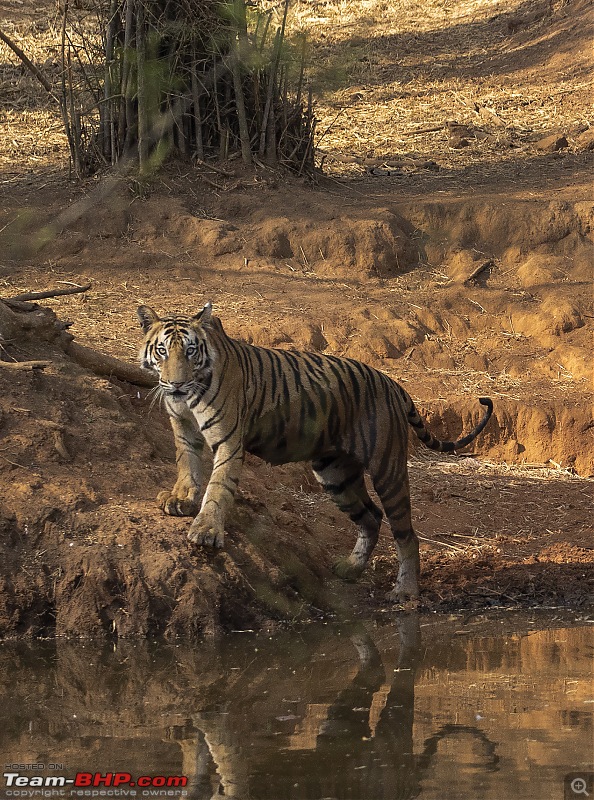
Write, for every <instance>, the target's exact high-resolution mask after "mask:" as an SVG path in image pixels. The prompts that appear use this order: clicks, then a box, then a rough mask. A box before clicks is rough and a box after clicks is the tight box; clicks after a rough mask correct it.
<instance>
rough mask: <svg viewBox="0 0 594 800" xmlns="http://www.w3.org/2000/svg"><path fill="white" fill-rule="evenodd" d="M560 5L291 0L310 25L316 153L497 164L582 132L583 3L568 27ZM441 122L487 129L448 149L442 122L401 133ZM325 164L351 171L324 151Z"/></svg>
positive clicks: (585, 79) (296, 19)
mask: <svg viewBox="0 0 594 800" xmlns="http://www.w3.org/2000/svg"><path fill="white" fill-rule="evenodd" d="M564 6H565V4H564V3H552V4H551V3H548V2H547V3H545V2H539V3H531V4H526V3H522V2H520V1H519V0H506V1H505V2H504V1H502V0H461V2H456V3H452V2H448V1H447V0H436V1H434V2H425V1H424V0H411V1H410V2H409V0H407V2H386V0H361V1H360V2H349V3H347V2H326V3H324V2H320V3H306V2H297V3H295V4H294V6H293V9H294V11H293V19H292V23H293V25H294V26H295V27H296V28H304V29H306V30H307V31H308V32H309V36H310V40H311V41H312V49H313V58H312V79H313V80H314V82H315V84H316V86H317V88H318V89H321V90H322V91H321V93H320V92H319V93H318V97H319V102H318V106H317V113H318V117H319V126H318V130H319V131H320V132H324V131H327V132H326V133H325V135H324V136H323V139H322V141H321V142H320V146H321V148H322V150H324V151H325V152H326V153H334V154H336V153H342V154H350V155H355V156H357V157H358V158H371V159H376V160H380V161H382V160H383V161H385V162H387V163H388V164H389V162H390V161H392V160H396V161H401V160H402V159H403V158H407V157H408V158H410V159H413V160H419V159H427V160H436V161H437V162H438V164H439V165H440V166H441V167H442V168H445V169H448V168H457V167H459V166H460V165H461V164H464V165H468V164H473V163H478V162H483V161H485V160H492V161H503V162H504V161H507V160H509V159H511V158H517V157H518V155H521V154H526V153H529V152H531V150H532V141H533V140H534V139H535V138H538V136H539V134H543V135H544V134H545V133H546V132H548V131H550V130H555V129H563V130H564V131H566V132H570V131H574V130H579V129H580V128H583V127H584V126H585V127H587V125H588V123H589V121H591V113H592V112H591V84H590V81H589V59H590V42H591V35H590V34H589V33H588V31H589V30H591V24H590V25H588V24H587V23H588V20H587V19H586V13H585V9H584V15H583V19H581V21H580V25H579V29H578V30H576V29H575V25H572V23H571V16H570V13H571V12H572V11H573V13H575V10H576V9H575V7H572V9H569V8H565V7H564ZM574 6H575V4H574ZM590 23H591V15H590ZM477 107H478V109H479V111H478V112H477V110H476V109H477ZM483 109H486V110H483ZM448 120H456V121H457V122H459V123H465V124H468V125H471V126H476V127H478V128H480V129H481V130H482V132H484V134H486V136H485V137H484V138H471V139H470V142H469V145H468V146H467V147H464V148H462V149H459V150H456V149H452V148H451V147H450V140H449V136H448V132H447V131H446V130H445V129H442V130H441V131H432V132H428V133H425V134H419V135H415V136H411V135H410V134H411V132H414V131H415V130H416V129H417V128H421V127H424V126H438V125H443V124H444V123H445V122H446V121H448ZM327 164H328V165H329V166H330V167H331V168H332V169H334V170H338V171H349V170H352V169H353V168H352V166H349V167H345V165H344V164H340V163H339V162H337V161H334V160H332V159H330V158H329V159H328V160H327ZM403 169H404V171H406V169H407V167H406V166H404V168H403ZM410 169H415V165H414V164H413V165H411V167H410ZM362 170H363V168H362V167H360V168H359V171H362Z"/></svg>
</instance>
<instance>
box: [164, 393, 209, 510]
mask: <svg viewBox="0 0 594 800" xmlns="http://www.w3.org/2000/svg"><path fill="white" fill-rule="evenodd" d="M167 411H168V412H169V420H170V422H171V427H172V428H173V437H174V439H175V460H176V463H177V480H176V482H175V485H174V486H173V489H172V490H171V491H167V490H165V491H163V492H159V494H158V495H157V502H158V503H159V506H160V507H161V509H162V510H163V511H164V512H165V513H166V514H169V515H170V516H172V517H193V516H194V515H195V514H196V512H197V511H198V508H199V499H200V489H201V486H202V472H203V463H202V455H203V450H204V437H203V436H202V434H201V433H200V428H199V427H198V425H197V424H196V422H195V420H194V417H193V416H192V415H191V414H188V413H183V412H181V413H180V412H178V411H177V410H176V409H175V407H173V406H171V405H168V407H167Z"/></svg>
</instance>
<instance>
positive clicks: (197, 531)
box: [188, 443, 244, 548]
mask: <svg viewBox="0 0 594 800" xmlns="http://www.w3.org/2000/svg"><path fill="white" fill-rule="evenodd" d="M243 455H244V453H243V448H242V447H241V445H238V444H237V443H235V444H231V445H228V444H222V445H220V446H219V447H217V449H216V452H215V456H214V464H213V468H212V474H211V476H210V481H209V482H208V486H207V487H206V493H205V495H204V499H203V500H202V506H201V508H200V513H199V514H198V516H197V517H196V519H195V520H194V522H192V525H191V526H190V532H189V533H188V539H189V540H190V541H191V542H194V543H195V544H199V545H205V546H207V547H216V548H222V547H223V546H224V544H225V517H226V515H227V511H228V510H229V509H230V508H231V506H232V505H233V499H234V497H235V490H236V489H237V485H238V484H239V475H240V473H241V468H242V466H243Z"/></svg>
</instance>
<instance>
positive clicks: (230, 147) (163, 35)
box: [60, 0, 315, 177]
mask: <svg viewBox="0 0 594 800" xmlns="http://www.w3.org/2000/svg"><path fill="white" fill-rule="evenodd" d="M91 2H92V6H93V7H92V11H88V12H87V13H85V14H81V13H80V10H79V9H76V10H75V11H73V10H72V9H71V7H70V5H69V0H65V5H64V8H63V16H62V37H61V59H62V70H61V75H62V81H61V83H62V85H61V101H60V105H61V109H62V117H63V120H64V125H65V128H66V135H67V139H68V144H69V149H70V157H71V163H72V168H73V171H74V173H75V174H76V175H77V176H81V177H82V176H85V175H89V174H93V173H94V172H96V171H98V170H100V169H102V168H104V167H107V166H113V165H116V164H118V163H124V162H126V161H129V160H134V161H136V160H137V161H138V166H139V172H140V175H141V176H142V175H148V174H151V173H152V172H153V171H155V170H156V169H157V168H158V167H159V165H160V164H161V163H162V162H163V160H164V159H165V158H167V157H168V156H169V155H171V154H178V155H179V156H181V157H188V158H189V157H195V158H197V159H199V160H204V159H208V158H221V159H226V158H229V157H232V156H234V155H235V154H237V155H241V158H242V160H243V162H244V163H246V164H250V163H252V162H253V161H256V162H258V161H263V162H265V163H266V164H268V165H270V166H283V167H286V168H289V169H290V170H293V171H295V172H298V173H300V174H301V173H303V172H311V171H312V170H313V168H314V147H313V137H314V132H315V117H314V111H313V100H312V94H311V91H308V90H307V88H306V87H305V81H304V64H305V57H306V48H305V41H304V39H303V37H297V38H296V39H295V40H294V41H288V39H287V35H286V30H285V27H286V18H287V10H288V4H289V0H284V3H283V6H282V9H281V13H280V19H279V20H278V21H276V19H275V15H274V11H272V10H269V11H266V12H265V11H262V10H258V9H254V8H253V7H252V5H251V4H250V6H249V7H247V4H246V3H245V2H243V0H230V2H223V3H221V2H219V1H218V0H177V2H173V0H108V1H107V2H102V0H91Z"/></svg>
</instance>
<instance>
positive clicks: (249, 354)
mask: <svg viewBox="0 0 594 800" xmlns="http://www.w3.org/2000/svg"><path fill="white" fill-rule="evenodd" d="M137 314H138V319H139V321H140V325H141V327H142V330H143V332H144V341H143V344H142V347H141V351H140V363H141V365H142V367H144V368H146V369H149V370H152V371H153V373H156V375H157V376H158V389H157V390H158V392H159V393H160V396H161V398H162V400H163V402H164V405H165V408H166V410H167V413H168V415H169V418H170V422H171V427H172V429H173V435H174V440H175V448H176V461H177V480H176V482H175V485H174V486H173V489H172V490H171V491H168V490H166V491H162V492H160V493H159V495H158V497H157V502H158V504H159V505H160V507H161V509H162V510H163V511H164V512H165V513H166V514H169V515H172V516H192V517H194V520H193V521H192V523H191V526H190V530H189V533H188V539H189V540H190V541H191V542H193V543H194V544H196V545H202V546H205V547H208V548H222V547H224V541H225V520H226V517H227V514H228V512H229V510H230V508H231V507H232V505H233V502H234V497H235V493H236V490H237V487H238V484H239V478H240V473H241V469H242V465H243V462H244V458H245V454H246V453H252V454H253V455H255V456H258V457H260V458H261V459H263V460H265V461H267V462H269V463H270V464H285V463H288V462H295V461H309V462H311V464H312V468H313V472H314V475H315V477H316V479H317V481H318V482H319V483H320V484H321V486H322V488H323V489H324V490H325V491H326V492H327V493H328V494H329V495H330V497H331V498H332V500H333V501H334V503H335V504H336V505H337V506H338V508H339V509H340V510H341V511H343V512H344V513H345V514H346V515H347V516H348V517H349V518H350V519H351V520H352V522H353V523H354V524H355V526H356V528H357V539H356V542H355V545H354V548H353V550H352V552H351V553H350V555H348V556H346V557H343V558H341V559H339V560H338V561H337V562H336V563H335V564H334V565H333V571H334V573H335V574H336V575H337V576H338V577H340V578H342V579H343V580H345V581H354V580H356V579H357V578H358V577H359V576H360V575H361V573H362V572H363V570H364V569H365V566H366V564H367V562H368V561H369V558H370V556H371V554H372V552H373V550H374V548H375V545H376V543H377V540H378V537H379V531H380V525H381V523H382V519H383V513H382V510H381V509H380V508H379V506H378V505H377V504H376V503H375V502H374V501H373V500H372V499H371V498H370V496H369V492H368V490H367V488H366V485H365V474H366V473H367V474H368V475H369V477H370V479H371V483H372V484H373V487H374V489H375V492H376V493H377V496H378V498H379V500H380V502H381V505H382V507H383V512H384V513H385V515H386V518H387V520H388V523H389V525H390V528H391V531H392V534H393V536H394V541H395V543H396V549H397V554H398V561H399V568H398V573H397V576H396V580H395V582H394V586H393V588H392V589H391V591H390V592H389V593H388V596H387V599H388V600H389V601H392V602H404V601H407V600H417V598H418V597H419V574H420V558H419V540H418V537H417V535H416V533H415V532H414V530H413V527H412V522H411V502H410V490H409V478H408V466H407V454H408V428H409V427H412V429H413V431H414V432H415V434H416V436H417V437H418V438H419V439H420V441H421V442H422V443H423V444H424V445H425V446H426V447H428V448H430V449H431V450H436V451H439V452H441V453H452V452H454V451H456V450H459V449H460V448H462V447H466V445H468V444H470V442H472V441H473V440H474V439H475V438H476V437H477V436H478V434H479V433H480V432H481V431H482V430H483V428H484V427H485V426H486V424H487V423H488V421H489V419H490V417H491V414H492V413H493V402H492V400H491V399H490V398H488V397H479V398H478V400H479V403H481V404H482V405H483V406H485V407H486V412H485V413H484V415H483V417H482V419H481V420H480V421H479V423H478V424H477V425H476V426H475V427H474V428H473V429H472V430H471V431H470V432H469V433H468V434H467V435H465V436H462V437H461V438H459V439H457V440H456V441H441V440H439V439H437V438H435V437H434V436H433V435H432V434H431V433H430V432H429V431H428V430H427V428H426V426H425V423H424V421H423V419H422V418H421V416H420V415H419V413H418V411H417V409H416V408H415V405H414V403H413V400H412V398H411V397H410V395H409V394H408V393H407V392H406V391H405V389H404V388H403V387H402V386H400V385H399V384H398V383H397V382H396V381H394V380H393V379H392V378H390V377H388V376H387V375H386V374H385V373H383V372H380V371H379V370H377V369H374V368H373V367H370V366H367V365H366V364H364V363H362V362H360V361H356V360H354V359H351V358H341V357H338V356H334V355H329V354H323V353H316V352H300V351H296V350H280V349H272V348H265V347H258V346H255V345H251V344H247V343H246V342H244V341H241V340H239V339H233V338H231V337H230V336H228V335H227V334H226V333H225V331H224V329H223V325H222V323H221V321H220V319H219V318H218V317H216V316H214V315H213V313H212V303H210V302H208V303H207V304H206V305H205V306H204V308H202V310H201V311H199V312H198V313H197V314H195V315H194V316H186V315H183V314H179V313H174V314H167V315H165V316H162V317H159V316H158V315H157V313H156V312H155V311H153V309H152V308H150V307H149V306H146V305H142V306H140V307H139V308H138V311H137ZM205 445H208V447H209V448H210V450H211V451H212V454H213V467H212V472H211V475H210V479H209V480H208V482H207V485H206V487H205V491H204V496H203V497H202V501H201V502H200V493H201V489H202V482H203V463H202V462H203V454H204V447H205Z"/></svg>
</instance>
